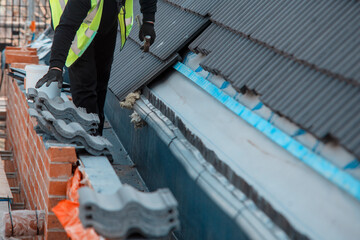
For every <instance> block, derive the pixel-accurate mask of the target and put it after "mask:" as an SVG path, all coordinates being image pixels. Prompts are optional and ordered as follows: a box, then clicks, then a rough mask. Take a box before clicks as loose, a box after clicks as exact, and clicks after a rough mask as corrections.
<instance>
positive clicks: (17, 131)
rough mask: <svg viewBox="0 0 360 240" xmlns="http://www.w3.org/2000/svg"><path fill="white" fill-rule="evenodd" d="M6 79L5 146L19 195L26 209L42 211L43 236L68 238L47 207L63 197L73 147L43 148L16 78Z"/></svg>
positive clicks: (70, 170)
mask: <svg viewBox="0 0 360 240" xmlns="http://www.w3.org/2000/svg"><path fill="white" fill-rule="evenodd" d="M8 81H9V82H8V83H7V91H6V93H7V98H8V103H7V104H8V105H7V119H6V126H7V133H6V134H7V143H6V147H7V149H8V150H10V149H11V150H12V151H13V156H14V159H13V160H14V164H15V168H16V169H17V171H18V176H19V179H18V181H19V182H20V185H21V194H22V197H23V198H24V199H25V201H26V207H27V208H28V209H35V207H36V208H37V209H42V210H45V212H46V223H45V224H46V228H45V229H46V230H45V239H51V240H57V239H68V237H67V236H66V233H65V232H64V230H63V229H62V227H61V225H60V224H59V222H58V221H57V219H56V217H55V215H54V214H53V213H52V212H51V208H52V207H54V206H55V205H56V204H57V203H58V202H59V201H60V200H62V199H65V198H66V196H65V195H66V183H67V180H68V179H69V177H71V175H72V167H73V164H74V163H75V162H76V161H77V157H76V152H75V148H74V147H49V148H48V149H47V148H46V147H45V144H44V142H43V139H42V137H41V136H40V135H38V134H37V133H36V131H35V130H34V127H35V125H36V120H35V121H34V119H32V118H31V117H30V116H29V114H28V104H27V100H26V97H25V94H24V93H23V92H22V91H21V90H20V88H19V86H18V84H17V81H15V80H13V79H9V80H8Z"/></svg>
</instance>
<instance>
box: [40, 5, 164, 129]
mask: <svg viewBox="0 0 360 240" xmlns="http://www.w3.org/2000/svg"><path fill="white" fill-rule="evenodd" d="M132 1H133V0H68V2H67V4H66V5H65V0H50V8H51V16H52V26H53V28H54V29H55V35H54V41H53V45H52V48H51V57H50V66H49V71H48V72H47V73H46V74H45V75H44V76H43V77H42V78H41V79H40V80H39V81H38V82H37V84H36V86H35V87H36V88H39V87H41V86H42V85H43V84H45V83H46V86H49V85H50V84H51V83H52V82H58V87H59V88H61V87H62V83H63V77H62V74H63V67H64V65H66V66H67V67H69V77H70V91H71V94H72V98H73V102H74V104H75V106H77V107H82V108H85V109H86V111H87V112H88V113H96V114H98V115H99V118H100V124H99V128H98V133H97V134H96V135H102V130H103V126H104V119H105V117H104V104H105V97H106V91H107V86H108V82H109V78H110V71H111V65H112V62H113V55H114V50H115V43H116V36H117V30H118V25H120V38H121V39H120V40H121V48H123V47H124V44H125V41H126V38H127V36H128V35H129V33H130V30H131V27H132V24H133V18H134V17H133V2H132ZM139 1H140V6H141V12H142V14H143V24H142V26H141V27H140V31H139V38H140V40H141V41H143V40H144V36H150V37H151V44H152V43H153V42H154V40H155V37H156V35H155V30H154V22H155V12H156V3H157V0H139ZM119 67H121V66H119Z"/></svg>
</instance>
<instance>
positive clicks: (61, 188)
mask: <svg viewBox="0 0 360 240" xmlns="http://www.w3.org/2000/svg"><path fill="white" fill-rule="evenodd" d="M66 184H67V181H66V180H56V181H54V180H50V185H49V194H50V195H57V196H62V195H66Z"/></svg>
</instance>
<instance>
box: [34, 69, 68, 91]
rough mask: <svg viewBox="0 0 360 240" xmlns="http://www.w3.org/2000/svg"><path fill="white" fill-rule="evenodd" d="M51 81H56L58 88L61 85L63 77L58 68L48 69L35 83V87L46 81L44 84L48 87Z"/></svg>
mask: <svg viewBox="0 0 360 240" xmlns="http://www.w3.org/2000/svg"><path fill="white" fill-rule="evenodd" d="M52 82H57V83H58V88H61V87H62V83H63V77H62V71H61V70H60V69H54V68H51V69H49V71H48V72H47V73H46V74H45V75H44V76H43V77H42V78H40V80H39V81H38V82H37V83H36V85H35V88H39V87H41V86H42V85H44V83H46V86H47V87H48V86H50V84H51V83H52Z"/></svg>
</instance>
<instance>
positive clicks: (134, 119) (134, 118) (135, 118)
mask: <svg viewBox="0 0 360 240" xmlns="http://www.w3.org/2000/svg"><path fill="white" fill-rule="evenodd" d="M129 117H130V118H131V120H130V122H131V123H133V124H134V127H135V129H138V128H142V127H144V126H145V125H146V122H145V121H144V120H142V118H141V117H140V115H139V114H138V113H137V112H135V111H134V112H133V113H132V114H131V115H130V116H129Z"/></svg>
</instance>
